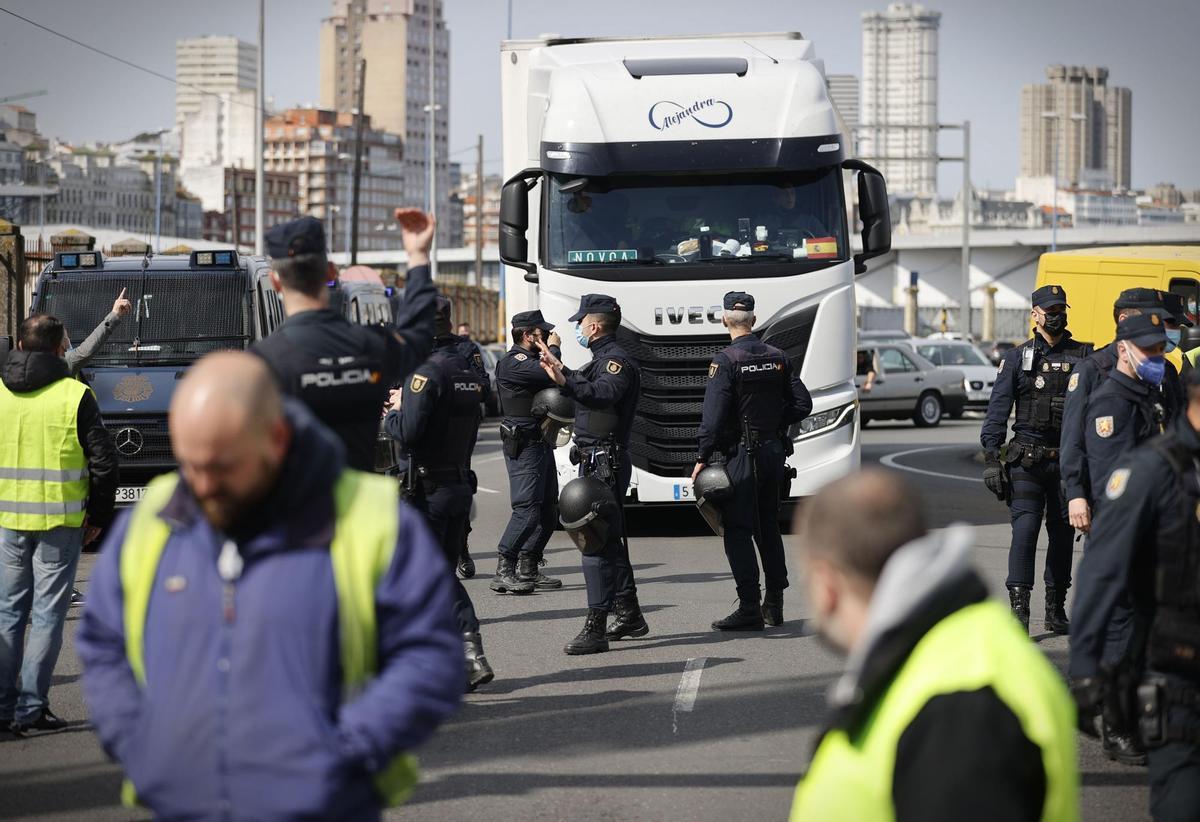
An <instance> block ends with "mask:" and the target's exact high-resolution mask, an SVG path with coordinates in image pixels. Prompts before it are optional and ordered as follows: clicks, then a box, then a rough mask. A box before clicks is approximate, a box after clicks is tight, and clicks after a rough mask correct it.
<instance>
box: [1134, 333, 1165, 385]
mask: <svg viewBox="0 0 1200 822" xmlns="http://www.w3.org/2000/svg"><path fill="white" fill-rule="evenodd" d="M1125 351H1126V353H1127V354H1128V355H1129V360H1130V362H1132V363H1133V367H1134V370H1136V371H1137V375H1138V379H1140V380H1141V381H1142V382H1146V383H1149V384H1150V385H1162V381H1163V377H1165V376H1166V374H1167V361H1166V360H1165V359H1163V357H1161V356H1157V357H1146V358H1144V359H1142V358H1141V357H1140V355H1138V354H1136V353H1134V347H1133V346H1132V345H1130V344H1129V343H1126V344H1125Z"/></svg>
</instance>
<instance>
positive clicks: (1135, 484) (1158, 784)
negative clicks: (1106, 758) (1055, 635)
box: [1069, 376, 1200, 820]
mask: <svg viewBox="0 0 1200 822" xmlns="http://www.w3.org/2000/svg"><path fill="white" fill-rule="evenodd" d="M1197 383H1200V381H1198V380H1196V379H1195V378H1194V376H1193V380H1192V383H1191V384H1192V385H1196V384H1197ZM1089 542H1090V547H1089V549H1088V550H1087V551H1085V552H1084V555H1083V561H1082V562H1081V563H1080V566H1079V573H1078V577H1079V581H1078V588H1077V590H1076V594H1075V609H1074V613H1073V617H1074V631H1073V634H1072V636H1071V657H1070V665H1069V671H1070V675H1071V681H1072V690H1073V692H1074V693H1075V695H1076V699H1077V700H1078V701H1079V703H1080V725H1081V727H1082V728H1084V730H1090V727H1091V723H1092V722H1093V721H1094V715H1095V714H1096V713H1099V712H1100V711H1101V709H1102V708H1103V712H1104V713H1105V715H1106V717H1107V716H1109V715H1110V714H1111V713H1113V712H1119V713H1122V714H1124V715H1125V716H1126V717H1127V721H1128V722H1129V724H1130V725H1131V726H1133V727H1136V728H1137V729H1138V731H1139V733H1140V736H1141V742H1142V744H1144V745H1145V747H1146V749H1147V759H1148V765H1149V773H1150V806H1151V812H1152V814H1153V816H1154V818H1155V819H1158V820H1164V819H1172V820H1174V819H1192V820H1194V819H1196V818H1197V814H1198V813H1200V810H1198V809H1200V433H1197V431H1196V430H1195V429H1194V428H1192V426H1191V424H1190V423H1189V421H1188V418H1187V416H1186V415H1183V414H1181V415H1179V416H1178V417H1177V419H1176V420H1175V421H1174V422H1173V423H1172V425H1171V427H1170V429H1169V430H1168V432H1167V433H1166V434H1165V435H1164V436H1161V437H1155V438H1154V439H1152V440H1150V441H1148V442H1146V443H1144V444H1143V445H1141V446H1139V447H1138V448H1136V449H1135V450H1134V451H1132V452H1130V453H1129V454H1126V455H1125V457H1124V458H1122V460H1121V461H1120V463H1119V465H1118V467H1117V468H1116V469H1115V470H1114V471H1113V473H1112V475H1111V477H1110V478H1109V481H1108V482H1107V483H1106V486H1105V505H1104V507H1103V508H1102V509H1101V510H1100V515H1099V517H1098V518H1097V519H1096V521H1095V523H1094V524H1093V527H1092V533H1091V538H1090V540H1089ZM1101 547H1103V550H1101ZM1126 591H1128V592H1129V595H1130V596H1131V598H1132V602H1133V611H1134V624H1135V630H1134V643H1133V644H1132V647H1131V649H1130V651H1131V653H1130V656H1131V658H1132V661H1131V663H1130V664H1129V665H1128V666H1125V667H1124V668H1122V669H1119V670H1117V671H1113V670H1110V669H1109V668H1108V666H1106V665H1105V664H1104V662H1103V661H1102V656H1103V649H1104V646H1105V644H1106V642H1105V640H1106V629H1107V625H1108V622H1109V614H1110V613H1111V611H1112V609H1113V607H1114V606H1115V605H1116V604H1117V603H1118V602H1119V601H1120V599H1121V598H1122V596H1123V595H1124V592H1126ZM1101 685H1103V687H1101Z"/></svg>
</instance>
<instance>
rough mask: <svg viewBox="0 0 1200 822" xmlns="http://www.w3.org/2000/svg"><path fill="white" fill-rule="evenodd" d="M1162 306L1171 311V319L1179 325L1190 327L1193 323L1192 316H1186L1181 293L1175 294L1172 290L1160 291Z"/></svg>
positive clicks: (1185, 305) (1185, 306) (1185, 307)
mask: <svg viewBox="0 0 1200 822" xmlns="http://www.w3.org/2000/svg"><path fill="white" fill-rule="evenodd" d="M1162 303H1163V306H1164V307H1165V308H1166V309H1167V310H1168V311H1170V312H1171V319H1172V320H1174V321H1175V322H1177V323H1179V324H1180V325H1186V326H1188V327H1191V326H1193V325H1195V323H1194V322H1192V318H1191V317H1189V316H1188V312H1187V304H1186V303H1185V302H1184V300H1183V295H1182V294H1176V293H1175V292H1174V291H1164V292H1162Z"/></svg>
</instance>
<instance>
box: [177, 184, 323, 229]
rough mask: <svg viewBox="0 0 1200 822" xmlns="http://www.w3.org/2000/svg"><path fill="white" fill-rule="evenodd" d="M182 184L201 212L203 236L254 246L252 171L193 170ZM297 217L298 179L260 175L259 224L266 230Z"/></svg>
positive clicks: (298, 205) (253, 187)
mask: <svg viewBox="0 0 1200 822" xmlns="http://www.w3.org/2000/svg"><path fill="white" fill-rule="evenodd" d="M182 177H183V183H184V185H185V186H186V187H187V189H188V190H189V191H191V192H193V193H194V194H195V195H196V196H197V198H198V199H199V201H200V205H201V208H202V209H203V211H204V228H203V237H204V239H206V240H213V241H216V242H224V243H231V244H235V245H243V246H253V245H254V229H255V225H254V192H255V185H254V169H252V168H230V167H226V168H193V169H184V170H183V172H182ZM299 216H300V178H299V175H298V174H295V173H289V172H282V171H265V172H264V173H263V222H264V224H265V226H266V227H267V228H270V227H271V226H273V225H277V224H279V223H284V222H287V221H288V220H293V219H295V218H296V217H299Z"/></svg>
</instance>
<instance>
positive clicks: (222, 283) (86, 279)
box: [38, 270, 249, 366]
mask: <svg viewBox="0 0 1200 822" xmlns="http://www.w3.org/2000/svg"><path fill="white" fill-rule="evenodd" d="M122 288H125V289H128V296H129V300H130V301H131V302H132V303H133V307H134V310H133V312H131V313H130V314H129V315H128V316H126V317H125V319H124V320H123V321H122V322H121V324H120V325H118V326H117V327H116V329H115V330H114V331H113V333H112V336H110V337H109V338H108V342H106V343H105V344H104V345H102V346H101V347H100V349H99V351H98V352H97V353H96V356H95V357H94V358H93V359H92V361H91V364H92V365H93V366H96V365H100V366H103V365H109V366H111V365H135V364H141V365H154V364H156V363H162V364H167V363H178V362H190V361H192V360H195V359H197V358H198V357H200V356H201V355H203V354H207V353H208V352H210V351H216V350H219V349H222V348H245V347H246V344H247V342H248V340H249V335H248V332H247V328H248V325H249V323H248V316H247V308H246V305H247V302H246V298H247V290H246V288H247V286H246V274H245V272H242V271H205V272H203V273H197V272H193V271H181V272H172V271H162V270H158V271H153V270H151V271H147V272H146V274H145V275H144V277H143V275H142V273H141V272H140V271H137V270H129V271H112V272H110V271H80V272H64V273H60V274H58V275H57V276H55V277H47V278H45V279H44V280H42V284H41V289H40V293H39V295H38V310H39V311H43V312H45V313H47V314H53V315H54V316H55V317H58V319H59V320H61V321H62V323H63V325H64V326H66V329H67V334H68V335H69V336H70V338H71V342H72V344H73V345H78V344H80V343H82V342H83V341H84V339H85V338H87V336H88V335H89V334H91V333H92V330H93V329H95V328H96V326H97V325H99V324H100V323H101V321H103V319H104V317H105V315H107V314H108V312H109V310H110V309H111V308H112V304H113V300H115V299H116V298H117V295H118V294H120V293H121V289H122Z"/></svg>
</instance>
